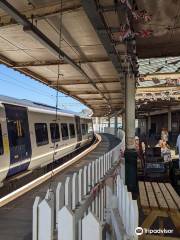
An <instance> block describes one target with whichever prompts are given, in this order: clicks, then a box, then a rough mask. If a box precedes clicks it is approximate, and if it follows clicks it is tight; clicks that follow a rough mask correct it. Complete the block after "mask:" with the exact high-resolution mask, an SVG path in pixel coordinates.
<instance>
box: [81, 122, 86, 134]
mask: <svg viewBox="0 0 180 240" xmlns="http://www.w3.org/2000/svg"><path fill="white" fill-rule="evenodd" d="M83 126H84V129H83ZM81 131H82V135H83V136H84V135H86V134H87V133H86V124H85V123H81Z"/></svg>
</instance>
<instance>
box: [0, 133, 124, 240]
mask: <svg viewBox="0 0 180 240" xmlns="http://www.w3.org/2000/svg"><path fill="white" fill-rule="evenodd" d="M101 138H102V140H101V142H100V143H99V145H98V146H97V147H96V148H95V149H94V150H93V151H92V152H90V153H89V154H87V155H86V156H85V157H83V158H82V159H80V160H79V161H78V162H76V163H74V164H73V165H71V166H69V167H68V168H66V169H64V170H63V171H62V172H60V173H59V174H57V175H55V176H52V178H51V179H49V180H48V181H46V182H44V183H42V184H41V185H39V186H37V187H36V188H34V189H32V190H31V191H29V192H28V193H25V194H24V195H22V196H21V197H19V198H17V199H15V200H14V201H12V202H10V203H8V204H6V205H5V206H3V207H1V208H0V216H1V217H0V236H1V237H0V239H6V240H12V239H13V240H19V239H27V240H30V239H32V222H33V215H32V214H33V213H32V207H33V204H34V200H35V197H36V196H39V197H41V198H43V197H45V193H46V192H47V190H48V188H51V190H52V191H54V192H55V191H56V188H57V184H58V183H59V182H60V181H63V179H64V178H65V177H66V176H69V175H72V174H73V173H74V172H77V171H78V170H79V169H80V168H82V167H83V166H85V165H87V164H88V163H89V162H92V161H94V160H95V159H97V158H99V157H101V156H102V155H103V154H105V153H106V152H109V151H111V150H112V149H113V148H114V147H115V146H117V145H118V144H119V143H120V140H119V139H118V138H116V137H114V136H112V135H110V134H101ZM7 225H8V227H7Z"/></svg>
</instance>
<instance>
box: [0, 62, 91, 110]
mask: <svg viewBox="0 0 180 240" xmlns="http://www.w3.org/2000/svg"><path fill="white" fill-rule="evenodd" d="M56 94H57V92H56V90H54V89H52V88H50V87H48V86H46V85H44V84H42V83H40V82H38V81H36V80H34V79H32V78H30V77H27V76H25V75H24V74H22V73H19V72H18V71H15V70H14V69H11V68H8V67H6V66H5V65H3V64H0V95H5V96H8V97H14V98H18V99H27V100H31V101H35V102H39V103H45V104H48V105H51V106H56ZM58 106H59V108H61V109H66V110H71V111H74V112H80V111H82V109H85V108H87V107H86V106H85V105H83V104H81V103H80V102H78V101H76V100H75V99H73V98H71V97H68V96H66V95H64V94H62V93H59V97H58Z"/></svg>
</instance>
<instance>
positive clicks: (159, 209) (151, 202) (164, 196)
mask: <svg viewBox="0 0 180 240" xmlns="http://www.w3.org/2000/svg"><path fill="white" fill-rule="evenodd" d="M139 196H140V205H141V207H142V210H143V212H144V214H145V215H146V218H145V219H144V222H143V223H142V225H141V227H142V228H147V229H150V227H151V225H152V224H153V223H154V222H155V220H156V219H157V218H159V228H161V229H163V228H164V227H163V225H164V218H167V217H169V218H170V219H171V221H172V222H173V224H174V225H175V227H176V230H177V231H178V232H180V197H179V196H178V194H177V193H176V192H175V190H174V189H173V187H172V185H171V184H170V183H157V182H141V181H140V182H139ZM148 237H149V236H148V235H143V236H142V237H141V239H148ZM159 237H160V236H158V235H157V236H155V235H153V239H159ZM163 238H164V239H166V237H163ZM168 239H175V238H173V237H172V238H171V237H168Z"/></svg>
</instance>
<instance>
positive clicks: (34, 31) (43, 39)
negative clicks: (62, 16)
mask: <svg viewBox="0 0 180 240" xmlns="http://www.w3.org/2000/svg"><path fill="white" fill-rule="evenodd" d="M0 7H1V8H2V9H3V10H4V11H5V12H7V13H8V14H9V15H10V16H11V17H13V18H14V19H15V20H16V21H17V22H18V23H19V24H21V25H22V26H23V30H24V31H25V32H27V33H29V34H30V35H31V36H33V37H34V38H35V39H36V40H38V41H39V42H40V43H41V44H42V45H43V46H45V47H46V48H48V49H49V50H50V51H51V52H52V53H53V54H54V55H55V56H56V57H61V58H62V59H63V60H64V61H65V62H66V63H69V64H70V65H71V66H72V67H74V68H75V69H76V70H77V71H78V72H80V73H81V74H82V76H83V77H84V78H85V79H87V80H88V81H89V83H91V84H92V86H93V87H94V88H95V89H96V90H97V91H98V92H99V94H100V95H101V96H102V98H104V99H105V100H106V102H107V103H108V106H109V108H111V105H110V102H109V100H108V99H107V98H106V97H105V96H104V94H103V93H102V92H101V91H100V90H99V89H98V88H97V86H96V85H95V83H94V81H93V80H92V79H91V78H90V77H89V76H88V75H87V74H86V72H85V71H84V70H83V69H82V68H81V67H80V66H79V65H78V64H77V63H75V62H74V60H72V59H71V58H70V57H69V56H68V55H67V54H66V53H65V52H63V51H62V50H61V49H59V47H58V46H57V45H55V44H54V43H53V42H52V41H51V40H50V39H49V38H48V37H47V36H46V35H44V34H43V33H42V32H41V31H40V30H39V29H38V28H37V27H36V26H34V25H33V24H32V23H31V22H30V21H28V20H27V18H26V17H24V16H23V15H22V14H21V13H20V12H18V11H17V9H15V8H14V7H13V6H12V5H11V4H9V3H8V2H7V1H6V0H1V1H0Z"/></svg>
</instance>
